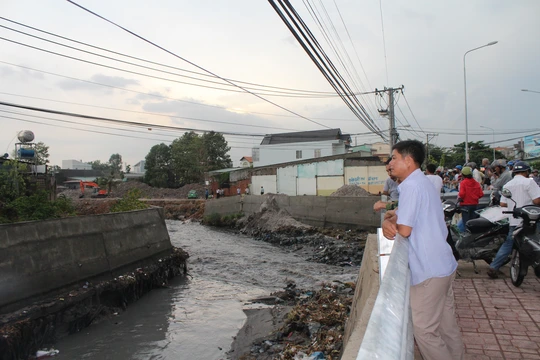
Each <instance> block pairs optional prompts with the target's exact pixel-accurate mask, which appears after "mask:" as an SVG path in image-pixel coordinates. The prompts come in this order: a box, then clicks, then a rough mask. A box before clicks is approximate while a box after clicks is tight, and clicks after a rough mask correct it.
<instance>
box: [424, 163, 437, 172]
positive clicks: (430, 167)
mask: <svg viewBox="0 0 540 360" xmlns="http://www.w3.org/2000/svg"><path fill="white" fill-rule="evenodd" d="M426 169H427V171H429V173H430V174H435V170H437V167H436V166H435V164H427V166H426Z"/></svg>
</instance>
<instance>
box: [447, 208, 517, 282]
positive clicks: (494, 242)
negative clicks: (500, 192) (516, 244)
mask: <svg viewBox="0 0 540 360" xmlns="http://www.w3.org/2000/svg"><path fill="white" fill-rule="evenodd" d="M443 210H444V217H445V221H446V227H447V228H448V236H447V238H446V241H447V242H448V244H449V245H450V247H451V248H452V252H453V253H454V257H455V258H456V260H460V259H461V260H465V261H469V262H472V264H473V267H474V272H475V273H476V274H478V273H479V271H478V268H477V266H476V262H475V261H476V260H484V261H485V262H487V263H488V264H490V263H491V262H492V261H493V259H494V258H495V255H497V251H499V248H500V247H501V245H502V244H503V243H504V241H505V240H506V236H507V235H508V230H509V225H508V220H507V219H505V218H504V216H502V208H500V207H499V206H491V207H488V208H485V209H480V210H477V211H476V213H477V214H478V215H480V217H479V218H476V219H471V220H469V221H467V223H466V224H465V229H466V230H465V232H460V231H459V229H458V227H457V226H456V225H452V219H453V217H454V215H455V214H456V213H461V212H462V209H461V207H460V206H459V203H454V202H452V201H450V200H446V201H445V202H444V203H443ZM487 212H490V213H493V212H496V213H500V214H501V216H498V217H495V218H493V217H492V216H490V218H491V219H492V220H488V218H487ZM484 213H485V214H486V215H483V214H484ZM484 216H485V217H484ZM499 218H500V219H499Z"/></svg>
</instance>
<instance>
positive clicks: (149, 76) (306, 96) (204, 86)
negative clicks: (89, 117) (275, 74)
mask: <svg viewBox="0 0 540 360" xmlns="http://www.w3.org/2000/svg"><path fill="white" fill-rule="evenodd" d="M0 27H1V25H0ZM0 40H4V41H8V42H11V43H13V44H17V45H20V46H24V47H27V48H30V49H34V50H38V51H42V52H45V53H48V54H52V55H57V56H61V57H64V58H67V59H70V60H75V61H79V62H83V63H86V64H90V65H95V66H100V67H104V68H106V69H111V70H116V71H121V72H125V73H128V74H133V75H139V76H144V77H148V78H152V79H157V80H163V81H168V82H174V83H177V84H183V85H190V86H196V87H202V88H206V89H213V90H220V91H228V92H234V93H244V92H249V93H250V94H252V95H255V96H257V97H259V96H261V95H264V96H277V97H290V98H326V97H328V96H327V95H325V96H322V95H302V94H299V95H283V94H272V93H254V92H251V91H249V90H247V88H245V89H246V90H244V91H242V90H234V89H224V88H220V87H216V86H209V85H202V84H195V83H190V82H186V81H180V80H174V79H169V78H165V77H160V76H155V75H150V74H145V73H141V72H138V71H132V70H127V69H122V68H119V67H116V66H111V65H105V64H101V63H98V62H95V61H90V60H85V59H81V58H78V57H75V56H70V55H66V54H62V53H59V52H56V51H51V50H47V49H43V48H40V47H37V46H33V45H29V44H25V43H22V42H19V41H15V40H12V39H7V38H4V37H0ZM66 46H67V45H66ZM81 51H83V50H81ZM96 55H97V54H96ZM98 56H102V55H98ZM109 59H110V58H109ZM117 61H120V62H124V61H121V60H117ZM130 65H134V66H139V67H144V68H148V67H145V66H142V65H136V64H130ZM152 70H155V69H152ZM157 71H161V72H165V73H169V74H172V73H170V72H167V71H162V70H157ZM180 76H183V75H180ZM199 81H205V82H212V83H216V82H215V81H210V80H201V79H199ZM273 91H275V90H273ZM336 96H337V95H336ZM268 101H269V100H268ZM278 106H279V105H278Z"/></svg>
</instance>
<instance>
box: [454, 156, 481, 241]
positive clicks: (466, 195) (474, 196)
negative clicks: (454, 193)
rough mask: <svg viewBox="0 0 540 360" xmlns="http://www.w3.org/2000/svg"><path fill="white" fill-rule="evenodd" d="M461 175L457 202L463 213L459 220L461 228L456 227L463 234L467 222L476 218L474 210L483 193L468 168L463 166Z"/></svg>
mask: <svg viewBox="0 0 540 360" xmlns="http://www.w3.org/2000/svg"><path fill="white" fill-rule="evenodd" d="M461 175H463V180H462V181H461V184H460V185H459V195H458V201H459V202H460V206H461V208H462V209H463V212H462V213H461V220H462V221H463V223H462V226H459V225H458V227H459V228H460V230H461V232H464V231H465V225H466V224H467V221H469V220H470V219H475V218H476V217H477V216H476V213H475V210H476V209H477V208H478V200H480V198H481V197H482V196H484V192H483V191H482V187H481V186H480V184H479V183H478V182H477V181H476V180H475V179H473V172H472V169H471V168H470V167H469V166H465V167H464V168H463V170H461Z"/></svg>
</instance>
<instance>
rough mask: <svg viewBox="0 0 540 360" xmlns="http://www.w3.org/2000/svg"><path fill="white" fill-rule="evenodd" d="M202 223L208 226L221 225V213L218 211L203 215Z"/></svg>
mask: <svg viewBox="0 0 540 360" xmlns="http://www.w3.org/2000/svg"><path fill="white" fill-rule="evenodd" d="M203 223H204V224H206V225H210V226H221V215H219V214H218V213H212V214H210V215H207V216H205V217H204V219H203Z"/></svg>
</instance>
